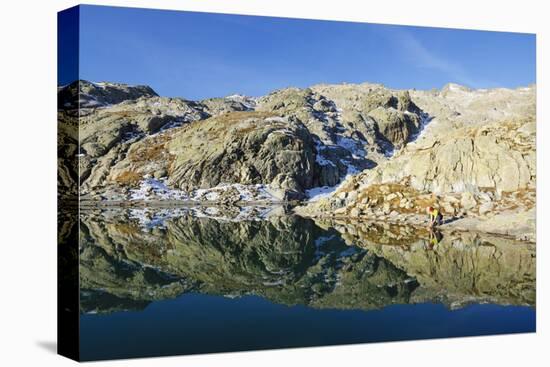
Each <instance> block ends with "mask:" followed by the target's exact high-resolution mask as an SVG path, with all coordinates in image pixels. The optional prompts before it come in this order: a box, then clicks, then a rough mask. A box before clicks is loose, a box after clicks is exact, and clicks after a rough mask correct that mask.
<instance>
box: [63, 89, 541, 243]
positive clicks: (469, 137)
mask: <svg viewBox="0 0 550 367" xmlns="http://www.w3.org/2000/svg"><path fill="white" fill-rule="evenodd" d="M58 98H59V141H60V149H59V160H58V161H59V178H58V182H59V187H60V195H62V194H66V193H73V194H74V193H75V191H76V190H79V193H80V195H81V196H80V198H81V200H83V201H86V202H106V203H109V202H111V203H120V202H124V203H128V202H130V203H131V202H136V203H137V202H144V201H145V202H157V201H172V202H190V203H196V202H204V201H207V202H216V203H225V204H227V203H239V202H241V203H242V202H251V201H254V202H258V201H261V202H278V201H289V200H301V201H302V202H305V203H304V205H303V206H302V207H300V208H298V209H297V212H298V213H300V214H301V215H305V216H324V217H327V216H329V217H330V216H332V217H354V218H374V219H379V220H395V221H412V222H414V221H415V220H417V219H418V218H417V217H418V215H420V214H422V213H423V211H424V208H425V207H426V205H434V206H436V207H438V208H439V209H440V210H441V211H442V212H443V213H444V214H445V215H446V216H448V217H451V218H454V219H459V218H461V217H467V218H468V219H471V218H478V219H480V220H492V221H493V222H494V223H505V222H507V220H508V219H510V220H516V222H518V221H519V222H520V225H519V228H522V230H523V229H525V230H527V232H529V233H528V236H527V237H528V238H533V235H534V205H535V187H536V152H535V140H536V104H535V103H536V102H535V100H536V89H535V86H528V87H525V88H517V89H503V88H497V89H488V90H483V89H469V88H466V87H463V86H459V85H456V84H449V85H447V86H445V87H444V88H442V89H441V90H431V91H417V90H392V89H389V88H386V87H384V86H382V85H379V84H370V83H363V84H339V85H325V84H321V85H315V86H312V87H310V88H304V89H299V88H286V89H281V90H276V91H273V92H272V93H269V94H267V95H265V96H260V97H247V96H242V95H232V96H227V97H222V98H218V97H217V98H210V99H205V100H201V101H190V100H186V99H183V98H167V97H160V96H158V95H157V94H156V93H155V92H154V91H153V90H152V89H151V88H149V87H146V86H129V85H124V84H117V83H91V82H86V81H78V82H75V83H73V84H71V85H68V86H65V87H61V88H59V89H58ZM77 127H78V129H77ZM75 155H76V156H77V161H78V162H77V163H76V162H75V159H74V156H75ZM77 166H78V168H77ZM526 213H527V215H526ZM516 214H518V215H519V216H518V215H516ZM415 216H416V217H415ZM495 216H497V218H493V217H495ZM415 218H416V219H415ZM476 223H477V224H479V223H478V222H476ZM458 224H460V225H462V226H470V227H471V226H472V225H473V224H472V223H470V222H468V221H456V223H455V225H458ZM477 224H476V225H477ZM499 226H500V224H499Z"/></svg>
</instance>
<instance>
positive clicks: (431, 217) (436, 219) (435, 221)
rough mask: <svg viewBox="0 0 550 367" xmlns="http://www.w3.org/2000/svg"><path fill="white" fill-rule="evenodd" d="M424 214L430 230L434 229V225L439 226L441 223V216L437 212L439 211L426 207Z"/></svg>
mask: <svg viewBox="0 0 550 367" xmlns="http://www.w3.org/2000/svg"><path fill="white" fill-rule="evenodd" d="M426 213H428V222H429V226H430V228H433V227H435V226H436V225H441V224H442V222H443V216H442V215H441V213H440V212H439V210H437V209H435V208H434V207H431V206H429V207H427V208H426Z"/></svg>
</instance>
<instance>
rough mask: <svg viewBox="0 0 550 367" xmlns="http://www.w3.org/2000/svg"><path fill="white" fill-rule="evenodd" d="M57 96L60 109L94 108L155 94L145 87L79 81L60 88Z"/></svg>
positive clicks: (155, 94)
mask: <svg viewBox="0 0 550 367" xmlns="http://www.w3.org/2000/svg"><path fill="white" fill-rule="evenodd" d="M57 96H58V105H59V106H60V108H96V107H102V106H108V105H114V104H118V103H121V102H124V101H128V100H135V99H138V98H142V97H145V98H147V97H155V96H157V93H155V91H154V90H153V89H152V88H151V87H149V86H146V85H135V86H134V85H128V84H121V83H109V82H100V83H91V82H88V81H86V80H79V81H76V82H73V83H71V84H69V85H67V86H65V87H62V88H60V89H59V90H58V92H57Z"/></svg>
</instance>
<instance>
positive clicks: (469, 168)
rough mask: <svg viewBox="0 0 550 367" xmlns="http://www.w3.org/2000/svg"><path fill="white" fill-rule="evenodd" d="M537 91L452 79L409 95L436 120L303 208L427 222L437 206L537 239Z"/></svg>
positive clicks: (459, 222)
mask: <svg viewBox="0 0 550 367" xmlns="http://www.w3.org/2000/svg"><path fill="white" fill-rule="evenodd" d="M350 88H352V90H353V88H355V87H350ZM534 93H535V90H534V88H533V87H528V88H520V89H517V90H508V89H496V90H485V91H484V90H470V89H468V88H464V87H461V86H457V85H453V84H451V85H448V86H446V87H445V88H444V89H443V90H441V91H432V92H420V91H412V92H411V93H410V94H409V97H410V98H414V100H415V101H416V103H418V105H419V106H422V110H423V111H426V112H427V113H428V114H429V116H430V117H433V120H430V121H428V122H429V124H428V125H426V126H424V130H423V131H422V134H421V135H419V136H417V137H414V139H413V141H410V142H409V143H408V144H407V145H406V146H405V147H404V148H402V149H400V150H398V151H396V153H395V154H394V156H393V157H392V158H391V159H388V160H385V161H380V162H379V164H378V165H377V166H376V167H374V168H372V169H369V170H364V171H362V172H361V173H359V174H357V175H355V176H353V177H349V178H348V179H347V180H345V181H344V182H343V183H342V184H341V185H340V186H339V187H338V188H337V189H336V190H334V192H333V193H332V194H331V195H330V196H328V197H326V198H323V199H321V200H318V201H316V202H314V203H308V204H307V205H305V206H303V207H301V208H298V209H297V210H296V211H297V212H298V213H300V214H301V215H306V216H327V217H336V218H344V217H348V218H349V217H352V218H368V219H376V220H389V221H393V222H404V221H406V222H409V223H416V224H425V223H426V222H425V220H426V219H425V218H426V217H425V215H424V213H425V209H426V207H427V206H433V207H436V208H438V209H439V210H440V212H442V213H443V214H444V215H445V216H446V218H447V219H448V220H451V221H453V222H452V223H449V224H448V225H452V226H454V227H456V228H463V229H470V230H471V229H476V230H485V231H489V232H493V233H501V234H507V235H512V236H514V237H516V238H521V239H529V240H531V241H532V240H534V237H535V221H534V210H533V208H534V205H535V188H536V150H535V146H536V119H535V108H534V101H535V98H534ZM521 231H523V232H521Z"/></svg>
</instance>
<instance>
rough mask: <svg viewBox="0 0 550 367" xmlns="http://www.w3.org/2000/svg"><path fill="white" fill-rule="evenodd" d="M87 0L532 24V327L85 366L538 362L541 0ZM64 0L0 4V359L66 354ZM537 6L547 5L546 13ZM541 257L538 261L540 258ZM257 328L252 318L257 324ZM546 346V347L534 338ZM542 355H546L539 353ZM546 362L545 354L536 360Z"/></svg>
mask: <svg viewBox="0 0 550 367" xmlns="http://www.w3.org/2000/svg"><path fill="white" fill-rule="evenodd" d="M86 3H88V4H106V5H122V6H139V7H155V8H169V9H182V10H200V11H213V12H225V13H240V14H261V15H273V16H286V17H302V18H319V19H333V20H353V21H364V22H377V23H394V24H408V25H429V26H441V27H453V28H473V29H485V30H501V31H515V32H529V33H537V54H538V55H537V56H538V58H537V65H538V70H537V76H538V81H537V82H538V104H537V105H538V124H537V129H538V130H537V135H538V142H539V144H538V161H539V163H540V164H539V167H538V168H539V169H538V188H539V190H538V214H537V218H539V220H538V224H539V225H538V246H537V261H538V265H539V266H538V277H537V280H538V284H537V291H538V292H537V293H538V307H537V325H538V326H537V329H538V332H537V334H525V335H515V336H497V337H475V338H460V339H442V340H433V341H420V342H399V343H379V344H365V345H355V346H345V347H324V348H309V349H294V350H283V351H268V352H265V351H264V352H247V353H232V354H217V355H206V356H191V357H170V358H157V359H154V360H153V359H141V360H132V361H131V362H129V361H119V362H100V363H98V364H94V366H111V365H124V364H130V363H131V364H132V365H136V366H148V365H151V364H154V365H155V366H182V365H189V366H191V365H192V366H219V365H221V364H223V365H228V366H239V367H244V366H259V365H262V366H286V365H292V366H294V365H299V364H304V365H305V364H308V365H309V364H313V365H319V366H344V365H359V364H360V365H371V366H372V365H374V366H376V365H383V366H387V365H389V366H392V365H397V364H402V365H406V366H416V365H421V366H423V367H428V366H438V367H442V366H445V367H451V366H464V365H474V366H538V365H541V364H543V363H545V362H546V363H547V362H548V349H549V345H550V338H549V333H550V328H549V325H548V319H549V318H548V313H549V312H550V308H549V302H548V286H549V285H550V279H549V277H548V267H550V262H549V259H548V253H549V251H548V249H547V247H548V246H550V242H549V241H548V239H549V226H548V225H547V224H546V223H548V214H546V213H542V210H543V209H544V208H548V207H549V205H548V204H550V202H549V201H548V192H547V191H546V192H545V191H544V190H545V188H548V189H550V186H549V184H548V178H549V174H548V161H545V159H550V155H549V154H548V152H549V149H550V143H549V142H548V139H549V138H550V136H549V127H548V126H549V123H550V121H548V105H545V104H543V101H548V99H549V95H548V85H549V84H548V67H549V65H550V58H549V52H548V49H549V43H548V39H549V37H550V35H549V29H550V27H549V26H546V27H545V22H547V14H549V12H548V9H544V8H545V6H544V4H545V3H546V2H545V1H540V0H539V1H531V0H521V1H519V0H516V1H504V0H500V1H487V0H486V1H481V0H475V1H470V0H460V1H459V0H455V1H452V2H451V1H441V0H439V1H420V0H416V1H411V0H409V1H407V0H388V1H381V0H378V1H368V2H367V1H366V0H363V1H358V0H356V1H352V0H331V1H324V0H317V1H306V0H269V1H262V0H248V1H247V0H225V1H223V0H218V1H214V0H200V1H199V0H194V1H193V0H187V1H185V0H178V1H176V0H172V1H170V0H158V1H153V0H148V1H146V0H141V1H139V0H134V1H131V0H127V1H123V0H119V1H93V0H88V1H86ZM76 4H77V2H74V1H64V0H56V1H52V0H43V1H35V2H32V1H24V0H11V1H9V0H8V1H3V2H2V5H1V7H2V9H1V11H0V17H1V20H0V28H1V31H0V37H1V38H0V39H1V43H0V65H1V67H0V73H1V74H0V75H1V78H0V94H1V96H0V97H1V98H0V101H1V104H0V106H1V110H0V231H1V232H0V271H1V276H0V282H1V283H0V285H1V287H0V294H1V299H0V365H3V366H18V365H25V366H49V365H61V366H65V365H70V364H71V363H72V362H71V361H69V360H67V359H64V358H62V357H59V356H57V355H56V354H55V353H54V352H53V350H54V348H55V340H56V209H55V208H56V195H55V192H56V12H57V11H59V10H62V9H64V8H67V7H70V6H73V5H76ZM545 15H546V16H545ZM546 264H548V265H546ZM259 332H261V330H259ZM545 349H546V350H545ZM543 358H545V359H546V361H543ZM546 365H547V364H546Z"/></svg>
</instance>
